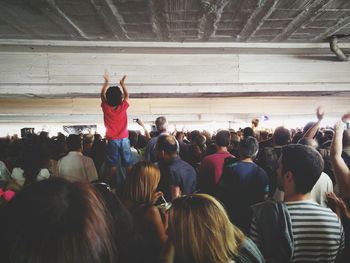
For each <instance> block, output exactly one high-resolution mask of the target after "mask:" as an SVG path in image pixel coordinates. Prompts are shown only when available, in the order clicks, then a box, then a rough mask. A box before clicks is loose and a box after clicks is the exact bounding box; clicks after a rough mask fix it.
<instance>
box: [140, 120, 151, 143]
mask: <svg viewBox="0 0 350 263" xmlns="http://www.w3.org/2000/svg"><path fill="white" fill-rule="evenodd" d="M136 123H137V124H138V125H140V126H141V127H142V129H143V131H144V132H145V136H146V138H147V140H150V139H151V135H150V134H149V132H148V130H147V129H146V127H145V125H144V124H143V121H142V120H140V119H137V120H136Z"/></svg>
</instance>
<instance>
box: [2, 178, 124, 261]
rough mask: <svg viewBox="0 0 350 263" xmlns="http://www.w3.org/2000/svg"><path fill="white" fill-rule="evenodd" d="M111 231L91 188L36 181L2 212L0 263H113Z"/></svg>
mask: <svg viewBox="0 0 350 263" xmlns="http://www.w3.org/2000/svg"><path fill="white" fill-rule="evenodd" d="M113 230H114V228H113V224H112V221H111V216H110V214H109V213H108V211H107V210H106V208H105V206H104V204H103V202H101V200H100V199H99V197H98V196H97V195H96V193H95V191H94V189H93V188H92V186H91V185H89V184H87V183H81V182H74V183H73V182H69V181H67V180H65V179H61V178H55V179H49V180H43V181H40V182H34V183H32V184H30V185H28V186H27V187H25V188H23V189H22V190H21V191H20V192H19V193H18V194H17V195H16V196H15V197H14V198H13V199H12V200H11V201H10V202H9V203H8V204H7V205H6V206H5V207H4V208H3V209H2V210H1V214H0V232H1V235H0V255H1V262H13V263H16V262H18V263H20V262H28V263H79V262H81V263H112V262H113V263H114V262H115V261H116V258H117V257H116V246H115V242H114V239H113V235H112V233H113V232H114V231H113Z"/></svg>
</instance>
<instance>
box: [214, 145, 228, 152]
mask: <svg viewBox="0 0 350 263" xmlns="http://www.w3.org/2000/svg"><path fill="white" fill-rule="evenodd" d="M216 152H217V153H219V152H228V150H227V147H225V146H217V147H216Z"/></svg>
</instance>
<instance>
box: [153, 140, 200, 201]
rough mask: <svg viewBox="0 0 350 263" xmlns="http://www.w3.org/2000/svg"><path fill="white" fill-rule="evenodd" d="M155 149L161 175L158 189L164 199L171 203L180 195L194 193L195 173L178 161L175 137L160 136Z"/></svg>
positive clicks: (187, 165)
mask: <svg viewBox="0 0 350 263" xmlns="http://www.w3.org/2000/svg"><path fill="white" fill-rule="evenodd" d="M156 149H157V153H158V161H159V162H158V166H159V169H160V174H161V177H160V182H159V186H158V189H159V191H162V192H163V194H164V197H165V199H166V200H168V201H171V200H173V199H175V198H177V197H179V196H181V195H188V194H192V193H194V192H195V190H196V184H197V178H196V177H197V176H196V172H195V170H194V168H193V167H192V166H191V165H189V164H188V163H186V162H185V161H183V160H181V159H180V157H179V155H178V144H177V141H176V139H175V137H174V136H171V135H163V136H160V137H159V138H158V140H157V145H156Z"/></svg>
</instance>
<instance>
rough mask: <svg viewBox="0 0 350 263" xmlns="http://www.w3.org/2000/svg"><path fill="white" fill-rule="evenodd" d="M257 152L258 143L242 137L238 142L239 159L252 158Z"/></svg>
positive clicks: (252, 138)
mask: <svg viewBox="0 0 350 263" xmlns="http://www.w3.org/2000/svg"><path fill="white" fill-rule="evenodd" d="M258 151H259V143H258V141H257V140H256V139H255V138H254V137H252V136H248V137H244V138H243V139H242V140H241V141H240V142H239V153H240V156H241V157H248V158H254V157H255V156H256V155H257V154H258Z"/></svg>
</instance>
